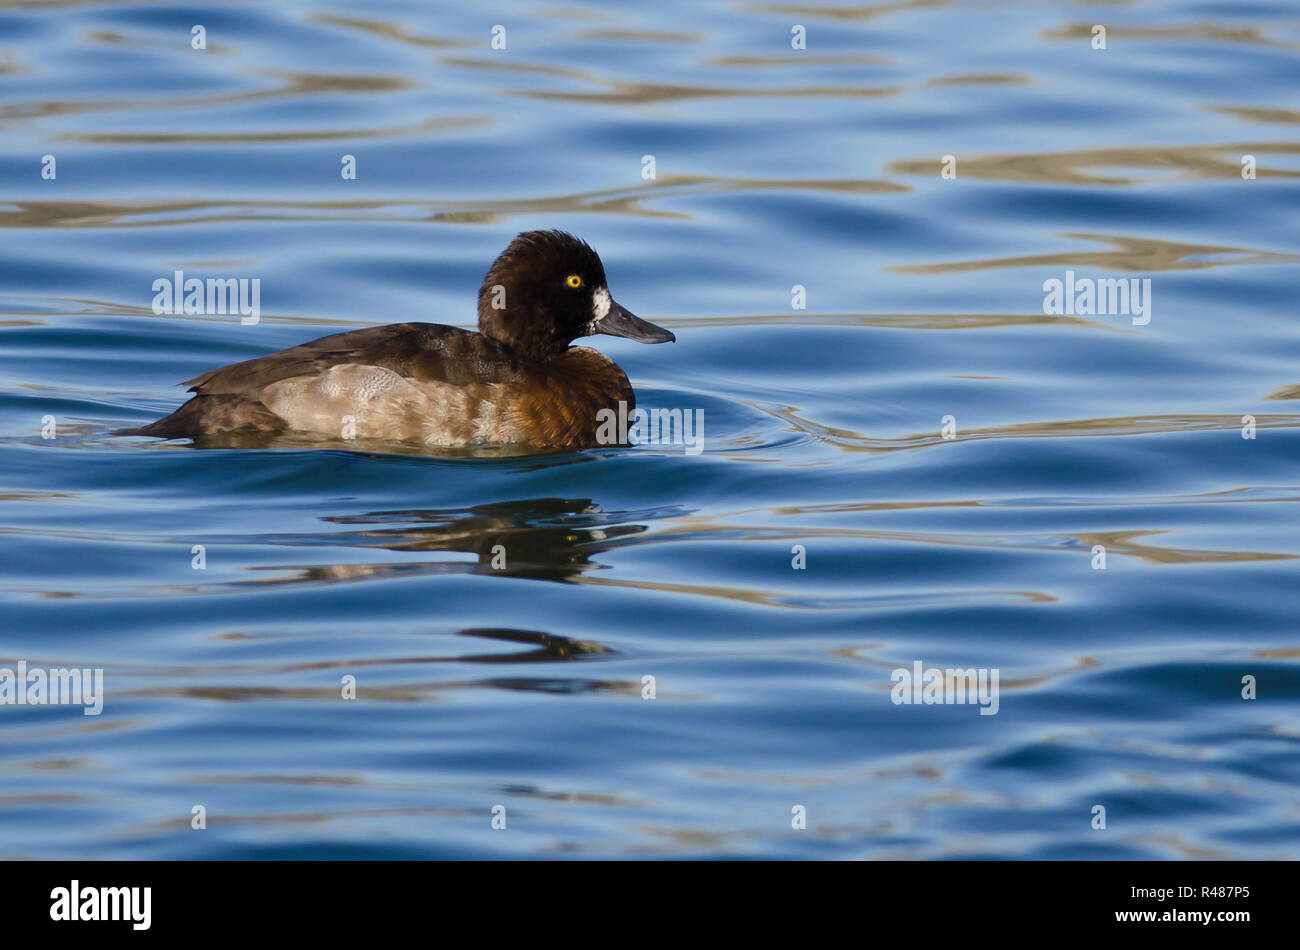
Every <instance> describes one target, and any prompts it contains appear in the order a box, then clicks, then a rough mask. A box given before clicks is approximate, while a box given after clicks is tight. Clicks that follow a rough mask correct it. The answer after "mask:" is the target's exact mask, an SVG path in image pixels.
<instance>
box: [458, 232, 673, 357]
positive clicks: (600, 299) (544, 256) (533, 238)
mask: <svg viewBox="0 0 1300 950" xmlns="http://www.w3.org/2000/svg"><path fill="white" fill-rule="evenodd" d="M478 328H479V331H480V332H482V333H483V334H484V335H486V336H490V337H492V338H493V339H494V340H498V341H500V342H502V343H505V344H506V345H508V346H509V347H511V348H512V349H514V350H517V351H518V352H520V353H523V354H524V355H526V356H530V357H532V358H533V359H541V360H546V359H550V358H552V357H554V356H558V355H559V354H560V353H563V352H564V351H565V350H566V349H568V348H569V344H571V343H572V342H573V341H574V340H576V339H578V337H583V336H592V335H593V334H596V333H607V334H609V335H610V336H623V337H627V338H628V339H629V340H638V341H640V342H641V343H667V342H669V341H670V340H676V339H677V338H676V337H675V336H673V334H672V333H670V332H669V331H668V330H665V329H664V328H663V327H657V326H655V325H654V324H653V323H649V322H647V321H645V320H642V319H641V318H640V317H638V316H636V315H635V314H633V313H632V312H630V311H629V310H627V309H625V308H624V307H622V306H620V305H619V304H618V303H617V302H615V300H614V298H613V297H611V296H610V295H609V287H607V286H606V284H605V267H604V265H602V264H601V262H600V257H599V255H597V254H596V252H595V251H593V250H592V249H591V247H590V245H588V244H587V243H586V242H585V241H580V240H579V239H578V238H576V237H574V236H573V235H572V234H567V233H565V232H564V231H525V232H523V233H522V234H520V235H519V236H518V237H516V238H515V239H514V240H513V241H511V242H510V246H509V247H507V248H506V249H505V250H504V251H502V252H501V256H500V257H498V258H497V259H496V261H495V262H494V263H493V264H492V269H491V270H489V271H488V272H487V276H486V277H484V278H483V286H482V287H481V288H479V292H478Z"/></svg>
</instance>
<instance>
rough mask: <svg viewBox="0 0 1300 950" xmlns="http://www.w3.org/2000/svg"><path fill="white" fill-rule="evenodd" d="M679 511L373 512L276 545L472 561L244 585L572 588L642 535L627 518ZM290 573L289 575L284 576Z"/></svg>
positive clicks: (569, 503)
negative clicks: (511, 583)
mask: <svg viewBox="0 0 1300 950" xmlns="http://www.w3.org/2000/svg"><path fill="white" fill-rule="evenodd" d="M675 513H677V512H675V511H674V512H661V511H655V510H649V511H636V512H630V511H621V512H610V513H607V512H603V511H602V510H601V509H600V507H599V506H598V505H596V504H595V503H594V502H593V501H592V500H591V499H590V498H582V499H570V498H532V499H525V500H521V501H508V502H497V503H493V504H486V505H475V506H473V507H470V508H431V509H415V510H409V509H408V510H399V511H373V512H366V513H364V514H357V515H339V516H333V517H327V518H325V519H323V520H325V521H328V522H331V523H334V524H340V525H349V526H355V527H354V529H353V530H350V531H343V532H336V533H330V534H326V535H312V536H309V537H301V536H299V537H292V538H284V537H282V538H280V539H278V540H279V541H280V542H281V543H287V544H306V545H311V546H317V545H328V546H329V547H340V546H356V547H363V548H385V549H387V550H390V551H400V552H447V553H463V554H472V555H474V557H475V560H474V561H472V562H467V561H463V560H425V559H419V560H406V559H403V560H398V561H391V560H390V561H384V562H378V563H361V564H356V563H350V564H315V565H302V566H290V565H279V566H270V565H267V566H264V567H257V568H254V570H264V571H275V572H276V573H277V575H279V576H276V577H273V578H264V579H259V580H257V581H251V582H245V583H257V584H298V583H309V582H321V581H339V580H351V579H359V578H369V577H376V576H382V575H392V576H398V575H403V574H439V573H445V574H488V575H493V576H501V577H516V578H519V577H523V578H529V579H533V580H547V581H572V580H574V579H576V578H577V577H578V576H579V575H580V574H582V573H583V572H585V571H589V570H592V569H595V568H598V567H600V566H601V565H600V564H598V563H596V562H595V561H594V560H593V558H594V556H595V555H597V554H599V553H600V552H601V551H604V550H607V549H609V548H611V547H614V546H615V545H616V544H617V543H619V541H620V540H621V539H623V538H626V537H628V536H631V535H636V534H640V533H642V532H644V531H645V530H646V529H647V527H648V526H647V525H645V524H637V523H631V522H632V520H633V519H651V518H659V517H666V516H669V515H671V514H675ZM286 569H288V570H289V571H291V572H292V573H291V574H289V575H287V576H286V575H285V574H284V571H285V570H286Z"/></svg>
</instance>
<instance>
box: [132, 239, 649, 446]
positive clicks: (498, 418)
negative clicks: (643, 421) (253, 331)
mask: <svg viewBox="0 0 1300 950" xmlns="http://www.w3.org/2000/svg"><path fill="white" fill-rule="evenodd" d="M478 311H479V329H480V331H482V332H479V333H474V332H471V331H468V330H460V329H457V328H455V327H449V326H441V325H438V324H431V323H396V324H390V325H388V326H381V327H369V328H366V329H363V330H352V331H349V332H347V333H336V334H333V335H331V336H326V337H321V338H320V339H318V340H312V341H311V342H309V343H303V344H301V345H299V346H293V347H290V348H289V349H286V350H280V351H279V352H277V353H271V354H269V355H267V356H262V357H259V358H257V359H253V360H246V361H245V362H242V363H234V364H232V365H230V366H224V367H221V368H220V369H214V370H211V371H209V372H207V373H203V374H202V375H200V376H196V377H195V378H194V379H191V380H188V381H187V382H186V384H185V385H188V386H189V387H190V391H191V392H193V393H195V395H194V397H193V398H192V399H191V400H190V401H189V402H187V403H185V404H184V405H183V406H181V407H180V408H179V409H177V410H176V411H175V412H173V413H172V414H171V415H169V416H167V417H166V418H164V419H160V420H158V421H157V422H154V423H151V424H150V425H146V426H142V427H141V428H138V429H129V430H124V431H123V432H121V433H120V434H122V435H147V436H156V437H159V438H164V439H174V438H191V439H195V440H200V439H202V440H205V441H211V440H212V439H214V438H221V437H223V436H236V435H247V434H259V433H260V434H266V435H279V434H287V433H304V434H313V435H320V436H325V437H329V438H335V439H338V438H343V439H352V438H358V439H382V440H387V441H398V442H413V443H419V444H424V445H440V446H467V445H487V444H507V445H531V446H537V447H540V448H581V447H585V446H591V445H595V444H596V433H597V429H598V427H599V420H598V419H597V413H598V412H599V411H600V410H601V409H613V410H614V411H615V412H617V410H618V404H619V402H620V401H622V402H625V403H626V404H627V407H628V412H630V411H631V409H632V408H633V406H634V399H635V397H634V395H633V392H632V386H631V384H630V383H629V382H628V379H627V376H626V375H624V373H623V371H622V370H621V369H619V367H618V365H617V364H616V363H615V362H614V361H613V360H611V359H609V358H608V357H606V356H604V355H603V354H601V353H599V352H597V351H596V350H593V349H590V348H588V347H574V346H571V345H570V344H571V343H572V341H573V340H574V339H576V338H577V337H580V336H587V335H590V334H593V333H608V334H611V335H614V336H625V337H630V338H631V339H637V340H641V341H643V342H648V343H660V342H665V341H667V340H672V339H675V337H674V336H673V334H671V333H670V332H668V331H667V330H664V329H662V328H660V327H656V326H654V324H651V323H647V322H646V321H644V320H641V319H639V318H638V317H636V316H634V315H632V314H631V313H629V312H628V311H627V310H625V309H623V308H622V307H621V306H619V305H618V304H617V303H615V302H614V301H613V300H612V299H611V298H610V296H609V291H608V288H607V287H606V282H605V271H604V267H603V266H602V264H601V262H600V258H599V257H598V256H597V255H596V252H595V251H593V250H592V249H591V248H590V247H589V246H588V245H586V244H585V243H584V242H582V241H579V240H578V239H577V238H574V237H572V236H570V235H568V234H565V233H563V232H560V231H529V232H525V233H523V234H521V235H519V236H518V237H517V238H515V240H514V241H512V242H511V244H510V246H509V247H508V248H506V250H505V252H504V253H502V255H501V256H500V257H499V258H497V260H496V262H495V263H494V264H493V265H492V269H491V270H489V271H488V274H487V276H486V277H485V278H484V280H483V286H482V288H481V290H480V292H479V307H478Z"/></svg>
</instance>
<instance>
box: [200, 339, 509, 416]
mask: <svg viewBox="0 0 1300 950" xmlns="http://www.w3.org/2000/svg"><path fill="white" fill-rule="evenodd" d="M348 363H356V364H362V365H366V366H382V367H384V368H385V369H388V370H392V371H393V372H394V373H397V374H398V375H399V376H403V377H406V378H408V379H413V380H421V381H428V382H445V383H450V384H452V385H462V384H468V383H475V382H479V383H483V382H506V381H510V380H515V379H518V378H519V374H520V372H521V366H520V361H519V358H518V357H517V356H515V355H514V354H513V353H511V351H510V350H509V349H507V348H506V347H504V346H502V345H501V344H500V343H498V342H496V341H495V340H493V339H492V338H491V337H486V336H484V335H483V334H481V333H472V332H470V331H468V330H461V329H458V328H456V327H448V326H441V325H439V324H435V323H392V324H389V325H387V326H382V327H366V328H365V329H362V330H349V331H348V332H346V333H334V334H331V335H330V336H323V337H321V338H320V339H318V340H312V341H311V342H310V343H302V344H300V345H298V346H291V347H289V348H288V349H287V350H280V351H278V352H276V353H269V354H267V355H266V356H259V357H258V358H257V359H252V360H245V361H244V362H242V363H232V364H231V365H229V366H222V367H221V368H219V369H214V370H209V371H208V372H206V373H203V374H202V375H199V376H195V377H194V378H193V379H187V380H186V381H185V382H184V383H183V384H182V385H185V386H188V387H189V388H190V392H195V393H199V394H200V395H204V396H212V395H236V396H248V397H252V398H256V397H257V396H258V394H259V393H261V391H262V390H263V389H264V388H265V387H267V386H269V385H271V384H272V383H276V382H279V381H280V380H283V379H291V378H293V377H297V376H317V375H321V374H324V373H325V372H326V371H328V370H329V369H330V368H331V367H334V366H339V365H343V364H348Z"/></svg>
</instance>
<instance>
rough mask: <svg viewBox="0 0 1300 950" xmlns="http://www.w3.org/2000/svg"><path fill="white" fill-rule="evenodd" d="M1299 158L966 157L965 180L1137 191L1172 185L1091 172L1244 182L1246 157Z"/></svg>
mask: <svg viewBox="0 0 1300 950" xmlns="http://www.w3.org/2000/svg"><path fill="white" fill-rule="evenodd" d="M1245 154H1250V155H1300V144H1297V143H1294V142H1237V143H1225V144H1222V145H1159V146H1130V147H1119V148H1089V149H1078V150H1076V151H1071V152H1035V153H1026V154H1008V155H984V156H980V155H974V156H970V157H963V158H962V159H961V164H960V174H961V177H963V178H974V179H980V180H983V181H1012V182H1033V183H1037V184H1056V185H1137V184H1146V183H1148V182H1152V181H1157V180H1160V181H1168V180H1170V176H1168V175H1164V176H1156V175H1151V176H1148V177H1146V178H1133V177H1129V176H1123V175H1100V174H1093V173H1092V172H1091V170H1092V169H1100V168H1119V169H1137V168H1149V169H1154V170H1160V171H1164V172H1168V171H1174V172H1178V173H1179V174H1178V175H1177V176H1176V178H1175V179H1174V180H1181V181H1211V180H1221V181H1240V180H1241V156H1242V155H1245ZM888 170H889V171H891V172H895V173H897V174H900V175H925V176H929V177H933V176H935V175H937V174H938V173H939V159H938V158H937V157H928V158H914V159H905V160H899V161H894V162H890V163H889V165H888ZM1256 174H1257V175H1258V177H1259V178H1297V177H1300V171H1292V170H1290V169H1286V168H1270V167H1268V166H1267V165H1265V164H1263V163H1262V162H1261V163H1260V164H1259V166H1258V167H1257V170H1256Z"/></svg>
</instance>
